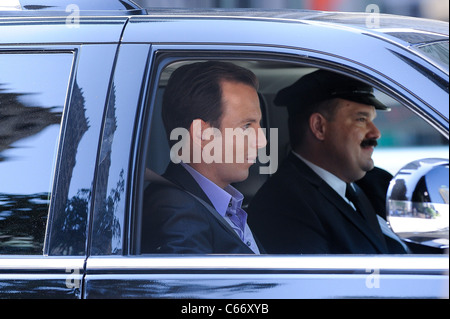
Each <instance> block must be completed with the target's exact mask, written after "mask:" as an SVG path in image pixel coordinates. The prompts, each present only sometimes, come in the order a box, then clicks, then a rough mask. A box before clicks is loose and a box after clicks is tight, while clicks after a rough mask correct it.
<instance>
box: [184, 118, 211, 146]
mask: <svg viewBox="0 0 450 319" xmlns="http://www.w3.org/2000/svg"><path fill="white" fill-rule="evenodd" d="M209 127H210V125H209V124H208V123H206V122H205V121H203V120H201V119H195V120H193V121H192V123H191V126H190V127H189V134H190V135H191V139H192V143H193V144H194V145H199V146H201V145H202V140H203V132H204V131H205V130H206V129H207V128H209Z"/></svg>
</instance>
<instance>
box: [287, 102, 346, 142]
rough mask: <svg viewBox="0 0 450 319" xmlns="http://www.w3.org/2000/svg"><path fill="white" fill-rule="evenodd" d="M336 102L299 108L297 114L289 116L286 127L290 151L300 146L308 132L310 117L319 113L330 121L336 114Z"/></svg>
mask: <svg viewBox="0 0 450 319" xmlns="http://www.w3.org/2000/svg"><path fill="white" fill-rule="evenodd" d="M338 101H339V100H338V99H329V100H325V101H321V102H319V103H314V104H312V105H306V106H304V107H303V108H300V109H299V111H298V112H297V113H295V114H291V115H289V120H288V127H289V138H290V143H291V147H292V149H294V150H295V149H296V148H297V147H299V146H300V145H302V143H303V141H304V138H305V137H306V133H307V131H308V130H309V119H310V118H311V115H313V114H314V113H320V114H322V116H324V117H325V118H326V119H327V120H328V121H332V120H333V119H334V116H335V114H336V110H337V107H338Z"/></svg>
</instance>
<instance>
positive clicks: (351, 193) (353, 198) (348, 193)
mask: <svg viewBox="0 0 450 319" xmlns="http://www.w3.org/2000/svg"><path fill="white" fill-rule="evenodd" d="M345 197H347V199H348V200H349V201H350V202H352V204H353V206H355V208H356V211H357V212H358V213H359V214H360V215H361V216H363V214H362V212H361V206H360V204H359V199H358V195H357V194H356V191H355V189H354V188H353V186H352V185H351V184H347V188H346V190H345Z"/></svg>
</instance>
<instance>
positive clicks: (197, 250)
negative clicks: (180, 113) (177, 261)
mask: <svg viewBox="0 0 450 319" xmlns="http://www.w3.org/2000/svg"><path fill="white" fill-rule="evenodd" d="M163 176H164V177H165V178H167V179H168V180H170V181H171V182H173V183H175V184H177V185H178V186H180V187H175V186H171V185H162V184H158V183H152V184H150V185H149V186H148V187H147V188H146V190H145V193H144V206H143V216H142V225H143V226H142V236H141V238H142V240H141V252H142V253H171V254H254V253H253V251H252V250H251V249H250V248H249V247H248V246H247V245H245V244H244V243H243V242H242V240H241V239H240V238H239V237H238V235H237V234H236V233H235V231H234V230H233V229H232V228H231V227H230V226H229V225H228V224H227V222H226V221H225V220H224V219H223V218H222V217H221V216H220V215H219V213H217V212H216V211H214V212H211V211H210V210H208V209H207V208H206V207H205V205H203V204H202V203H201V202H200V201H199V200H197V199H196V198H195V197H194V196H192V195H195V196H197V197H199V198H200V199H201V200H203V201H204V202H206V203H207V204H209V205H211V208H212V203H211V202H210V200H209V199H208V197H207V196H206V194H205V193H204V192H203V190H202V189H201V188H200V186H199V185H198V184H197V182H196V181H195V179H194V178H193V177H192V176H191V175H190V174H189V172H188V171H186V169H184V168H183V167H182V166H181V165H177V164H173V163H171V164H169V167H168V169H167V171H166V173H165V174H164V175H163ZM187 191H188V192H189V193H188V192H187ZM259 246H260V245H259ZM259 248H260V251H261V252H262V247H259Z"/></svg>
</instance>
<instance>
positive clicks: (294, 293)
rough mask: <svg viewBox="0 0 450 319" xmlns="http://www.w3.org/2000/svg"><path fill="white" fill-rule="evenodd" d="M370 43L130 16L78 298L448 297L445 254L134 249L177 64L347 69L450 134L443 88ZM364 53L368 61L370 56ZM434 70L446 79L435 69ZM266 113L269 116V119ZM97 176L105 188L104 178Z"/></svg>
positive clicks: (157, 166)
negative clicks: (164, 99)
mask: <svg viewBox="0 0 450 319" xmlns="http://www.w3.org/2000/svg"><path fill="white" fill-rule="evenodd" d="M293 34H294V35H298V37H296V36H292V35H293ZM288 35H289V36H288ZM338 39H339V40H338ZM325 40H327V41H328V42H325ZM330 41H331V42H330ZM333 41H335V42H336V43H335V42H333ZM341 41H347V42H349V43H352V41H359V42H358V43H360V46H361V49H360V50H348V49H345V48H346V46H344V45H342V43H341ZM375 43H379V42H378V41H376V40H375V39H374V38H373V37H361V35H357V34H356V33H354V32H344V31H343V30H342V29H341V28H336V29H331V30H330V29H325V28H323V27H320V26H315V25H306V24H290V23H284V22H282V23H276V22H267V21H266V22H264V21H245V20H239V19H236V20H234V21H228V20H227V21H225V22H224V21H221V20H220V19H213V20H207V19H195V18H193V19H165V18H161V17H157V18H151V17H139V18H136V19H134V18H133V19H131V21H130V23H129V24H128V25H127V29H126V30H125V33H124V36H123V41H122V43H121V48H120V53H119V56H118V60H117V67H116V72H115V76H114V81H113V83H114V84H113V87H114V89H115V90H114V99H113V96H112V95H111V97H110V101H109V104H108V110H107V116H106V121H105V123H108V122H109V121H110V122H111V123H113V125H112V127H113V128H111V129H109V128H108V126H106V125H105V127H104V131H103V137H102V146H101V150H100V154H102V156H101V158H102V159H105V165H104V166H102V163H101V162H100V163H99V165H100V166H99V168H98V170H99V172H100V173H99V175H98V180H97V184H99V183H101V184H102V185H103V187H105V188H102V187H97V192H101V194H102V195H101V196H99V195H98V193H97V195H96V203H98V204H96V206H95V211H94V217H93V228H92V239H91V255H90V256H89V258H88V260H87V264H86V277H85V278H86V279H85V290H84V292H85V295H84V297H86V298H119V297H120V298H121V297H130V298H141V297H142V298H193V297H195V298H344V297H422V298H427V297H436V296H444V295H445V294H446V293H445V292H443V291H444V289H445V286H446V285H448V277H447V275H446V274H445V271H446V270H447V269H448V258H447V256H445V255H430V256H415V255H409V256H406V255H405V256H276V255H266V256H217V255H208V256H189V255H183V256H172V255H142V254H140V250H139V238H140V231H141V228H140V227H141V225H140V211H141V209H142V192H143V188H144V186H145V180H144V175H145V169H146V167H148V164H149V163H150V165H153V166H152V169H154V171H156V172H157V173H161V172H162V171H163V170H164V168H165V163H167V160H168V152H169V149H168V147H167V145H166V144H165V143H164V141H163V140H164V138H165V133H164V129H163V127H162V124H161V119H160V117H159V116H160V115H159V113H158V107H160V103H161V94H162V93H161V92H162V90H163V87H164V81H166V80H167V74H170V67H171V66H176V64H177V63H181V64H182V63H188V62H192V61H202V60H207V59H216V60H227V61H234V62H237V63H246V62H250V64H251V63H254V64H257V63H266V64H268V65H269V64H270V63H274V64H280V63H281V64H286V66H288V65H289V66H290V67H292V66H297V67H301V68H327V69H331V70H335V71H339V72H343V73H345V74H348V75H349V76H355V77H358V78H360V79H361V80H364V81H367V82H369V83H371V84H373V85H375V86H376V87H377V88H379V89H380V90H382V91H384V92H387V93H388V94H390V95H391V97H392V98H394V99H396V100H397V101H399V102H401V103H403V104H404V105H406V106H407V107H408V108H409V109H411V110H412V111H413V112H414V113H415V114H419V115H420V116H421V117H422V118H424V119H425V121H427V122H429V123H431V124H432V126H433V127H434V129H436V130H437V131H438V132H439V134H440V133H442V134H443V135H446V138H447V139H448V120H446V118H447V119H448V113H447V114H443V116H442V114H441V112H444V113H445V111H443V110H444V109H445V106H446V105H445V103H446V102H444V101H446V100H448V92H447V91H446V90H445V88H443V87H442V85H440V84H439V83H437V82H439V81H437V82H436V81H433V79H429V78H427V76H426V74H424V73H423V72H420V71H419V72H416V71H414V70H412V69H411V63H413V62H414V59H415V58H414V56H412V57H405V56H404V54H405V52H404V51H403V50H401V49H400V48H399V47H397V46H396V45H393V44H390V43H388V42H382V44H380V45H375ZM368 53H371V54H372V56H370V57H367V56H366V54H368ZM411 61H413V62H411ZM393 65H395V71H394V70H393ZM165 71H167V72H165ZM286 72H288V69H286ZM439 72H441V71H439V70H436V73H439ZM438 75H439V77H440V78H444V79H445V74H443V73H442V72H441V73H440V74H438ZM281 80H282V79H280V81H281ZM447 83H448V80H447ZM419 88H421V89H420V90H418V89H419ZM422 88H426V89H423V90H422ZM447 103H448V102H447ZM268 114H269V113H267V114H266V120H267V121H270V116H269V115H268ZM268 128H269V126H268ZM158 132H159V133H158ZM267 132H269V133H270V130H267ZM273 135H276V134H273ZM274 138H276V137H274ZM269 142H270V138H269ZM277 152H278V149H277ZM273 160H274V161H275V159H273ZM266 164H268V165H270V163H268V162H266ZM103 174H104V175H103ZM101 176H105V178H106V179H107V183H105V182H104V180H99V178H101ZM106 185H107V186H106ZM97 196H98V197H97ZM406 287H408V288H406ZM224 309H225V308H224ZM224 309H223V310H224ZM224 311H225V310H224ZM230 311H231V310H230Z"/></svg>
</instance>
